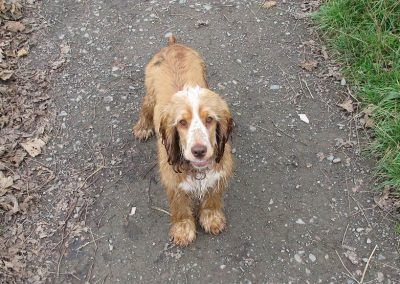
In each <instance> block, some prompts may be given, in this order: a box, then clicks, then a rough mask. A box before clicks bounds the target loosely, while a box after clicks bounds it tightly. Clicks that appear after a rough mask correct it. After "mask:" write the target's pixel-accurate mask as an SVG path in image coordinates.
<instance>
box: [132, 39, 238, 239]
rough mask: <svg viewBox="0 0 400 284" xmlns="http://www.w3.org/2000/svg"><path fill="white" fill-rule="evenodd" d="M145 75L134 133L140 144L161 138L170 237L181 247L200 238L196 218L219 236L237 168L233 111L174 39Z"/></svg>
mask: <svg viewBox="0 0 400 284" xmlns="http://www.w3.org/2000/svg"><path fill="white" fill-rule="evenodd" d="M145 73H146V74H145V75H146V77H145V85H146V90H147V94H146V96H145V97H144V99H143V103H142V109H141V113H140V117H139V121H138V122H137V123H136V125H135V126H134V127H133V132H134V135H135V137H136V138H138V139H140V140H146V139H148V138H149V137H150V136H151V135H152V134H153V130H155V132H156V134H157V146H158V162H159V169H160V176H161V181H162V183H163V185H164V187H165V189H166V192H167V196H168V201H169V205H170V212H171V221H172V226H171V230H170V236H171V238H172V240H173V242H174V243H176V244H178V245H187V244H189V243H191V242H192V241H193V240H194V239H195V237H196V220H195V216H198V218H199V222H200V224H201V226H202V227H203V228H204V230H205V231H206V232H209V233H212V234H219V233H220V232H221V231H222V230H223V229H224V228H225V225H226V219H225V216H224V213H223V212H222V195H223V192H224V190H225V187H226V185H227V180H228V179H229V178H230V176H231V174H232V167H233V163H232V157H231V148H230V145H229V144H228V143H227V141H228V138H229V136H230V132H231V130H232V126H233V121H232V118H231V114H230V111H229V108H228V106H227V104H226V102H225V101H224V100H222V99H221V97H220V96H218V95H217V94H216V93H214V92H212V91H210V90H209V89H208V84H207V82H206V79H205V64H204V61H203V60H202V58H201V57H200V55H199V54H198V53H197V52H196V51H194V50H193V49H191V48H189V47H187V46H184V45H181V44H176V40H175V37H172V36H171V37H170V38H169V41H168V46H167V47H165V48H163V49H162V50H161V51H160V52H158V53H157V54H156V55H155V56H154V57H153V58H152V59H151V60H150V62H149V63H148V65H147V67H146V72H145ZM200 122H201V123H200ZM196 123H197V124H196ZM199 146H202V147H200V149H201V150H200V152H198V151H197V150H198V147H199ZM196 147H197V148H196ZM196 151H197V152H196ZM199 153H200V154H199ZM198 201H199V204H200V205H199V208H198V210H199V212H198V214H197V212H195V204H196V203H198Z"/></svg>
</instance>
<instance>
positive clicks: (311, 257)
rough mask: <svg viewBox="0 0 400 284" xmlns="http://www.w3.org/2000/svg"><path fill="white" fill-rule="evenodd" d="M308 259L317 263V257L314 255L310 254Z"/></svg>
mask: <svg viewBox="0 0 400 284" xmlns="http://www.w3.org/2000/svg"><path fill="white" fill-rule="evenodd" d="M308 258H309V259H310V260H311V261H312V262H315V261H316V260H317V258H316V256H315V255H313V254H312V253H310V254H309V255H308Z"/></svg>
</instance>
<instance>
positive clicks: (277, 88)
mask: <svg viewBox="0 0 400 284" xmlns="http://www.w3.org/2000/svg"><path fill="white" fill-rule="evenodd" d="M269 88H270V90H274V91H275V90H279V89H280V88H281V86H279V85H271V86H270V87H269Z"/></svg>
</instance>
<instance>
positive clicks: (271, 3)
mask: <svg viewBox="0 0 400 284" xmlns="http://www.w3.org/2000/svg"><path fill="white" fill-rule="evenodd" d="M275 6H276V1H265V2H264V4H263V5H262V7H263V8H265V9H271V8H272V7H275Z"/></svg>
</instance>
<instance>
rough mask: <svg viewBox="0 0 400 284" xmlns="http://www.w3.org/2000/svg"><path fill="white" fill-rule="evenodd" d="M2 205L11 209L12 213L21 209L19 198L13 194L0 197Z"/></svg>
mask: <svg viewBox="0 0 400 284" xmlns="http://www.w3.org/2000/svg"><path fill="white" fill-rule="evenodd" d="M10 203H11V204H10ZM0 206H1V207H3V208H4V209H6V210H8V211H11V214H15V213H17V212H18V211H19V205H18V201H17V198H15V196H14V195H11V194H9V195H6V196H2V197H0Z"/></svg>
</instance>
